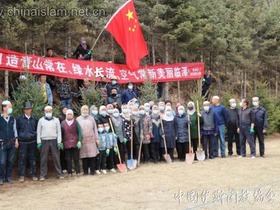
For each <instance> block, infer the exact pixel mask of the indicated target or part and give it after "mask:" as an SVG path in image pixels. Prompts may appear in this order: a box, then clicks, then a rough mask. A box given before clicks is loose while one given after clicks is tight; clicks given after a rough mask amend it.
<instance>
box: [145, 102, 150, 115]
mask: <svg viewBox="0 0 280 210" xmlns="http://www.w3.org/2000/svg"><path fill="white" fill-rule="evenodd" d="M144 107H145V113H146V114H147V115H150V114H151V106H150V104H149V103H145V104H144Z"/></svg>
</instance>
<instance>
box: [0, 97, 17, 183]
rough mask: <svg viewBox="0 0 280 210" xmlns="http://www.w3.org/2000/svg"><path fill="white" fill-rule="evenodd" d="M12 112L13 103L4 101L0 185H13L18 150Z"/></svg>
mask: <svg viewBox="0 0 280 210" xmlns="http://www.w3.org/2000/svg"><path fill="white" fill-rule="evenodd" d="M12 112H13V108H12V104H11V102H10V101H3V102H2V114H1V117H0V185H2V184H3V182H4V181H6V182H8V183H12V170H13V163H14V156H15V148H18V134H17V128H16V120H15V118H14V117H13V116H12Z"/></svg>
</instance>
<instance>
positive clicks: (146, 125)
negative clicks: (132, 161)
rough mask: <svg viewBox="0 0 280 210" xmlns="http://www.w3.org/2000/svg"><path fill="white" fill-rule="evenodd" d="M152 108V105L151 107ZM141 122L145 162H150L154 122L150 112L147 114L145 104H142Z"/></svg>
mask: <svg viewBox="0 0 280 210" xmlns="http://www.w3.org/2000/svg"><path fill="white" fill-rule="evenodd" d="M149 109H150V107H149ZM139 114H140V123H141V124H142V125H141V127H142V130H141V131H140V138H142V143H143V145H142V148H143V150H142V154H143V163H148V162H149V160H150V143H151V138H152V135H153V124H152V120H151V117H150V115H149V114H146V109H145V106H140V108H139Z"/></svg>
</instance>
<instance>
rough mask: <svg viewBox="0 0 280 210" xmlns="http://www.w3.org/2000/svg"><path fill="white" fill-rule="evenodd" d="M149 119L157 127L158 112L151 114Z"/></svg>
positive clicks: (158, 120)
mask: <svg viewBox="0 0 280 210" xmlns="http://www.w3.org/2000/svg"><path fill="white" fill-rule="evenodd" d="M151 119H152V122H153V123H154V124H155V125H156V126H157V127H159V125H160V116H159V114H151Z"/></svg>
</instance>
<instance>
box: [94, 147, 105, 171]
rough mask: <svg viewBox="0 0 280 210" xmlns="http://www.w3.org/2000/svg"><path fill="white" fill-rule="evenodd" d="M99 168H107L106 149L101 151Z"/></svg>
mask: <svg viewBox="0 0 280 210" xmlns="http://www.w3.org/2000/svg"><path fill="white" fill-rule="evenodd" d="M96 165H97V170H106V151H105V150H103V151H99V159H98V164H96Z"/></svg>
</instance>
